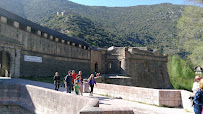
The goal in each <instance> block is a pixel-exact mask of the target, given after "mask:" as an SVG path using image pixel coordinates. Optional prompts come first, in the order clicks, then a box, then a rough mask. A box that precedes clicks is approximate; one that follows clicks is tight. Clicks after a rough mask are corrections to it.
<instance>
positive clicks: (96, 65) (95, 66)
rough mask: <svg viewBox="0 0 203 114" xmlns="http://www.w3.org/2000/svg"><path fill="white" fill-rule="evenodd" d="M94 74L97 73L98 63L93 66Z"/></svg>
mask: <svg viewBox="0 0 203 114" xmlns="http://www.w3.org/2000/svg"><path fill="white" fill-rule="evenodd" d="M94 72H98V63H95V64H94Z"/></svg>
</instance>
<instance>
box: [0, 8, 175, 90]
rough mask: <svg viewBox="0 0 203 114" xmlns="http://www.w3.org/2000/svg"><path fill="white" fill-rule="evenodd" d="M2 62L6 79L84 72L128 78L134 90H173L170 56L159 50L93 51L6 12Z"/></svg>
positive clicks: (0, 22) (0, 16)
mask: <svg viewBox="0 0 203 114" xmlns="http://www.w3.org/2000/svg"><path fill="white" fill-rule="evenodd" d="M0 59H1V60H2V61H0V62H1V65H0V66H1V68H0V69H1V70H0V71H1V73H0V74H5V75H3V76H6V75H9V76H11V77H19V76H52V75H54V73H55V72H56V71H58V72H59V73H60V75H61V76H64V75H66V74H67V72H68V70H71V69H74V70H76V72H78V71H79V70H81V71H82V72H83V75H84V76H85V77H87V76H88V75H89V74H90V73H93V72H95V71H96V72H100V73H101V74H125V75H127V76H129V77H131V78H132V82H130V83H131V85H132V86H141V87H150V88H172V85H171V84H170V81H169V76H168V72H167V67H166V63H167V56H162V55H161V54H159V52H158V51H157V50H151V49H150V48H147V47H110V48H108V49H101V48H94V47H91V46H89V45H88V44H87V43H85V42H84V41H83V40H80V39H79V38H72V37H68V36H66V35H64V34H62V33H59V32H56V31H53V30H51V29H48V28H45V27H42V26H40V25H38V24H35V23H33V22H31V21H29V20H26V19H23V18H22V17H19V16H17V15H15V14H12V13H10V12H8V11H6V10H4V9H0ZM1 76H2V75H1ZM160 82H161V83H160ZM123 85H125V84H123Z"/></svg>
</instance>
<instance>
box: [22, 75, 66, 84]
mask: <svg viewBox="0 0 203 114" xmlns="http://www.w3.org/2000/svg"><path fill="white" fill-rule="evenodd" d="M20 78H21V79H25V80H32V81H39V82H45V83H52V84H53V83H54V80H53V76H43V77H20ZM61 82H62V80H61Z"/></svg>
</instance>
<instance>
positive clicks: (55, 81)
mask: <svg viewBox="0 0 203 114" xmlns="http://www.w3.org/2000/svg"><path fill="white" fill-rule="evenodd" d="M54 84H55V90H56V91H58V90H59V85H60V76H59V73H58V72H56V73H55V75H54Z"/></svg>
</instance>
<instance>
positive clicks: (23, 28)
mask: <svg viewBox="0 0 203 114" xmlns="http://www.w3.org/2000/svg"><path fill="white" fill-rule="evenodd" d="M19 28H20V29H22V30H26V29H27V26H24V25H22V24H20V25H19Z"/></svg>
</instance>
